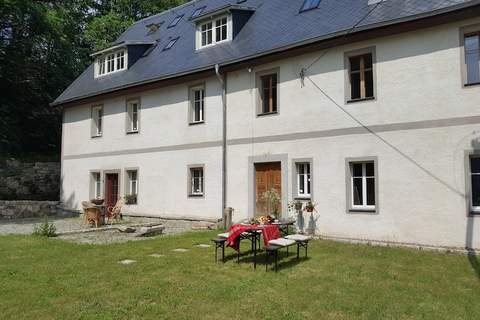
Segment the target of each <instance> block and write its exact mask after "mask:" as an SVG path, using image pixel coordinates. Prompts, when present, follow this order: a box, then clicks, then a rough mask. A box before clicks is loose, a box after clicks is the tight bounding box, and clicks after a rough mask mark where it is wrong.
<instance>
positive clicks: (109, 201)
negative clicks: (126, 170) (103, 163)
mask: <svg viewBox="0 0 480 320" xmlns="http://www.w3.org/2000/svg"><path fill="white" fill-rule="evenodd" d="M117 200H118V174H117V173H107V174H106V175H105V205H106V206H107V208H108V207H113V206H115V204H116V203H117Z"/></svg>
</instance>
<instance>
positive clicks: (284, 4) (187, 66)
mask: <svg viewBox="0 0 480 320" xmlns="http://www.w3.org/2000/svg"><path fill="white" fill-rule="evenodd" d="M303 1H304V0H247V1H245V2H242V3H241V4H240V5H242V6H246V7H252V8H254V9H255V13H254V14H253V15H252V17H251V18H250V20H249V21H248V22H247V23H246V25H245V26H244V27H243V29H242V30H241V31H240V33H239V34H238V35H237V36H236V37H235V39H234V40H233V41H232V42H227V43H223V44H219V45H216V46H212V47H209V48H204V49H201V50H197V51H196V50H195V23H194V22H193V21H191V20H190V16H191V15H192V13H193V12H194V11H195V10H196V9H197V8H199V7H203V6H206V8H205V10H204V12H206V11H214V10H216V9H218V8H221V7H225V6H228V5H237V0H194V1H191V2H188V3H186V4H184V5H181V6H179V7H176V8H174V9H170V10H168V11H165V12H162V13H160V14H157V15H154V16H151V17H148V18H145V19H143V20H140V21H137V22H136V23H134V24H133V25H132V26H131V27H130V28H129V29H127V30H126V31H125V32H124V33H123V34H122V35H121V36H120V37H119V39H118V40H117V41H116V43H118V42H122V41H132V42H135V41H143V42H144V41H157V42H158V45H157V47H156V48H155V49H154V50H153V51H152V52H151V53H150V54H148V55H147V56H145V57H142V58H140V59H139V60H138V61H137V62H136V63H135V64H133V65H132V66H131V67H130V68H129V69H128V70H127V71H123V72H117V73H114V74H111V75H107V76H103V77H100V78H97V79H95V78H94V75H93V72H94V68H93V63H92V64H91V65H90V66H89V67H88V68H87V69H86V70H85V71H84V72H83V73H82V74H81V75H80V76H79V77H78V78H77V79H76V80H75V81H74V82H73V83H72V84H71V85H70V86H69V87H68V88H67V89H66V90H65V91H64V92H63V93H62V94H61V95H60V96H59V97H58V98H57V99H56V100H55V101H54V103H53V105H57V104H62V103H66V102H70V101H74V100H77V99H81V98H87V97H91V96H95V95H98V94H101V93H107V92H110V91H115V90H117V89H121V88H126V87H129V86H134V85H139V84H142V83H148V82H152V81H156V80H160V79H166V78H171V77H175V76H180V75H184V74H188V73H193V72H197V71H201V70H206V69H211V68H213V67H214V65H215V64H219V65H220V66H221V65H222V64H228V63H233V62H237V61H242V60H246V59H249V58H252V57H256V56H258V55H262V54H266V53H271V52H275V51H277V50H278V51H280V50H282V49H285V48H291V47H294V46H297V45H302V44H305V43H309V42H314V41H318V40H321V39H327V38H329V37H333V36H337V35H338V34H341V33H342V32H346V31H348V30H349V29H351V28H352V26H354V25H355V24H356V23H358V21H359V20H361V19H362V18H363V17H364V16H365V15H366V14H367V13H368V11H370V10H371V9H372V5H368V0H322V1H321V2H320V5H319V7H318V8H317V9H313V10H309V11H305V12H302V13H299V9H300V8H301V6H302V4H303ZM478 4H480V0H386V1H383V2H381V3H380V5H379V6H378V7H377V8H376V9H375V11H374V12H372V13H371V14H370V15H369V16H368V18H366V19H365V20H363V22H362V23H360V24H359V25H358V30H363V29H368V28H374V27H378V26H380V25H385V24H393V23H396V22H400V21H405V20H413V19H417V18H421V17H424V16H428V15H435V14H439V13H443V12H448V11H454V10H458V9H460V8H463V7H466V6H474V5H478ZM182 14H183V15H184V16H183V17H182V19H181V20H180V22H179V23H178V24H177V25H176V26H175V27H172V28H168V26H169V25H170V23H171V21H172V20H173V19H174V18H175V17H177V16H178V15H182ZM161 22H163V23H162V24H161V26H160V29H159V30H158V31H157V32H154V33H152V34H148V28H147V25H149V24H151V23H161ZM356 30H357V29H356ZM176 37H180V38H179V39H178V41H177V42H176V43H175V45H174V46H173V47H172V48H171V49H170V50H166V51H164V50H163V48H164V47H165V46H166V45H167V43H168V42H169V41H170V39H172V38H176Z"/></svg>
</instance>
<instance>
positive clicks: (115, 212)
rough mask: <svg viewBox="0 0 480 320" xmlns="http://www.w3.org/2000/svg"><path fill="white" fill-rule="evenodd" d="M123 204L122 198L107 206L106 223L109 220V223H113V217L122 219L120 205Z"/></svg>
mask: <svg viewBox="0 0 480 320" xmlns="http://www.w3.org/2000/svg"><path fill="white" fill-rule="evenodd" d="M123 205H124V201H123V199H122V198H120V199H118V200H117V203H116V204H115V206H113V207H108V208H107V223H108V221H110V224H113V219H115V220H116V219H118V218H120V219H122V207H123Z"/></svg>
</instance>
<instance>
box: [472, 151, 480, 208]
mask: <svg viewBox="0 0 480 320" xmlns="http://www.w3.org/2000/svg"><path fill="white" fill-rule="evenodd" d="M470 184H471V187H470V205H471V210H472V212H475V213H480V156H472V157H470Z"/></svg>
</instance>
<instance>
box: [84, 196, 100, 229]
mask: <svg viewBox="0 0 480 320" xmlns="http://www.w3.org/2000/svg"><path fill="white" fill-rule="evenodd" d="M82 207H83V215H84V217H85V222H86V223H87V224H88V225H90V224H95V228H98V226H99V225H100V224H101V218H102V215H101V212H100V209H99V208H97V207H96V206H95V205H94V204H93V203H91V202H89V201H82Z"/></svg>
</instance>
